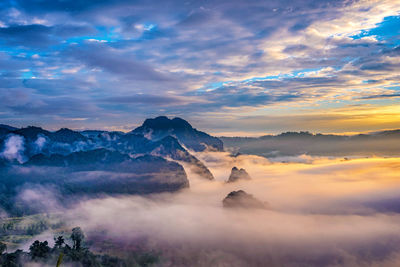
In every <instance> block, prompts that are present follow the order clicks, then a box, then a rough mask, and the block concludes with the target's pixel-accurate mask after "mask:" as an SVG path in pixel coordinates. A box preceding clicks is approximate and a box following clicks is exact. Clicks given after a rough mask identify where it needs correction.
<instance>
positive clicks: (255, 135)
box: [0, 115, 400, 138]
mask: <svg viewBox="0 0 400 267" xmlns="http://www.w3.org/2000/svg"><path fill="white" fill-rule="evenodd" d="M162 116H164V115H160V116H157V117H162ZM154 118H156V117H154ZM167 118H169V119H173V118H180V119H183V120H185V119H184V118H181V117H167ZM146 119H153V118H146ZM146 119H144V120H143V123H144V121H145V120H146ZM185 121H187V120H185ZM187 122H188V123H189V124H190V125H191V126H192V127H193V128H194V129H197V130H199V131H203V132H206V133H208V134H211V135H212V136H215V137H249V138H258V137H264V136H278V135H281V134H284V133H309V134H312V135H318V134H321V135H336V136H356V135H363V134H365V135H373V134H375V133H380V132H390V131H399V130H400V128H398V129H380V130H378V131H364V132H341V133H334V132H326V133H322V132H310V131H307V130H297V131H285V132H275V133H267V132H256V133H249V132H225V133H213V132H212V131H205V130H203V129H200V128H197V127H195V126H194V125H192V123H191V122H190V121H187ZM0 125H5V126H11V127H15V128H17V129H22V128H28V127H39V128H42V129H44V130H47V131H50V132H55V131H58V130H61V129H64V128H66V129H70V130H73V131H77V132H83V131H105V132H113V131H115V132H122V133H129V132H131V131H133V130H134V129H136V128H137V127H140V126H141V125H142V123H140V124H137V125H135V126H132V127H133V128H131V129H107V128H103V129H97V128H94V129H92V128H83V129H82V128H69V127H60V128H46V127H43V126H39V125H25V126H19V127H16V125H10V124H5V123H0Z"/></svg>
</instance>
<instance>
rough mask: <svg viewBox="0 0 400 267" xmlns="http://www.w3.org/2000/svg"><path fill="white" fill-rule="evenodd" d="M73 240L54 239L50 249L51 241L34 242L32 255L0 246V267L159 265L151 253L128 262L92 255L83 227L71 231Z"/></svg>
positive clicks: (1, 243)
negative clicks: (32, 264) (35, 266)
mask: <svg viewBox="0 0 400 267" xmlns="http://www.w3.org/2000/svg"><path fill="white" fill-rule="evenodd" d="M70 240H71V242H72V244H71V245H69V244H67V243H66V240H65V238H64V236H62V235H59V236H57V237H55V238H54V246H53V247H50V246H49V243H48V241H43V242H41V241H39V240H36V241H34V242H33V243H32V244H31V245H30V247H29V252H25V251H23V250H20V249H17V250H15V251H14V252H7V245H6V244H5V243H3V242H0V265H1V266H3V267H20V266H21V267H22V266H25V265H26V264H29V263H36V264H39V265H41V266H47V265H48V266H63V264H68V266H74V267H75V266H76V267H81V266H82V267H86V266H88V267H89V266H99V267H103V266H109V267H111V266H113V267H114V266H115V267H119V266H121V267H125V266H126V267H128V266H151V265H153V264H155V263H157V262H158V261H159V258H158V256H157V255H155V254H152V253H143V254H132V255H131V256H130V257H128V258H127V259H121V258H118V257H114V256H110V255H107V254H103V255H99V254H95V253H93V252H91V251H90V250H89V248H87V247H85V246H84V242H85V235H84V233H83V231H82V229H81V228H80V227H75V228H73V229H72V232H71V235H70Z"/></svg>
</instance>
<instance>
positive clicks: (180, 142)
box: [0, 117, 223, 214]
mask: <svg viewBox="0 0 400 267" xmlns="http://www.w3.org/2000/svg"><path fill="white" fill-rule="evenodd" d="M11 137H14V139H15V138H17V139H18V142H20V143H22V147H21V145H20V147H19V148H18V149H19V150H18V149H14V150H13V151H14V152H13V153H14V154H18V156H19V157H17V156H16V155H11V156H10V155H8V156H7V157H5V156H0V167H1V168H0V182H1V184H2V185H3V186H2V188H0V191H1V192H0V193H4V196H5V197H4V198H1V199H0V201H1V203H0V205H1V206H3V207H6V209H7V210H9V211H13V212H15V213H18V214H20V213H21V212H22V213H23V212H25V211H22V210H21V205H22V204H21V203H15V205H14V204H13V202H14V201H15V199H14V196H15V195H16V194H17V193H18V190H19V188H20V187H21V186H23V185H24V184H26V183H30V184H35V183H38V184H40V185H45V186H46V185H49V186H52V187H54V188H56V189H57V190H58V191H60V192H61V193H62V196H63V197H65V196H70V195H71V194H74V195H81V194H91V195H93V194H94V195H101V194H104V193H107V194H148V193H159V192H174V191H177V190H181V189H183V188H187V187H189V181H188V179H187V175H186V172H185V170H184V169H183V167H182V166H181V165H180V163H184V164H185V165H186V166H188V167H189V168H190V170H191V171H192V172H194V173H196V174H198V175H200V176H201V177H203V178H204V179H208V180H213V179H214V177H213V175H212V173H211V172H210V171H209V169H208V168H207V167H206V166H205V165H204V164H203V163H202V162H201V161H200V160H198V159H197V158H196V157H195V156H194V155H192V154H191V153H190V150H193V151H204V150H206V149H211V150H218V151H222V150H223V144H222V142H221V141H220V140H219V139H218V138H216V137H212V136H210V135H208V134H206V133H204V132H201V131H198V130H196V129H194V128H193V127H192V126H191V125H190V124H189V123H188V122H187V121H185V120H183V119H180V118H174V119H168V118H167V117H157V118H155V119H147V120H146V121H145V122H144V123H143V125H142V126H140V127H138V128H136V129H135V130H133V131H131V132H129V133H122V132H107V131H90V130H88V131H82V132H77V131H73V130H70V129H67V128H62V129H60V130H58V131H55V132H51V131H47V130H44V129H42V128H40V127H34V126H29V127H26V128H21V129H17V128H14V127H11V126H7V125H0V151H4V150H5V148H6V146H7V147H8V146H13V145H15V144H13V142H15V140H11V139H12V138H11ZM186 148H188V149H189V150H187V149H186ZM1 155H2V154H1ZM27 168H29V170H30V171H29V172H23V171H19V170H20V169H21V170H22V169H27ZM16 207H17V208H16ZM18 207H19V209H18ZM14 208H15V209H14ZM32 212H33V211H32Z"/></svg>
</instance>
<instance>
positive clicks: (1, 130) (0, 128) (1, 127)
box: [0, 124, 18, 139]
mask: <svg viewBox="0 0 400 267" xmlns="http://www.w3.org/2000/svg"><path fill="white" fill-rule="evenodd" d="M17 129H18V128H15V127H12V126H10V125H6V124H0V139H1V138H4V137H5V136H6V135H7V134H8V133H10V132H12V131H15V130H17Z"/></svg>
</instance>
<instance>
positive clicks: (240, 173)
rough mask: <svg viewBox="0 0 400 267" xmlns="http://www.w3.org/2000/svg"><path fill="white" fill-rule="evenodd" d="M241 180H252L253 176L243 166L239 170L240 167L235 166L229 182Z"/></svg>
mask: <svg viewBox="0 0 400 267" xmlns="http://www.w3.org/2000/svg"><path fill="white" fill-rule="evenodd" d="M239 180H251V177H250V175H249V174H248V173H247V172H246V170H245V169H243V168H241V169H240V170H239V169H238V168H236V167H233V168H232V171H231V175H230V176H229V178H228V181H227V183H233V182H236V181H239Z"/></svg>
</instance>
